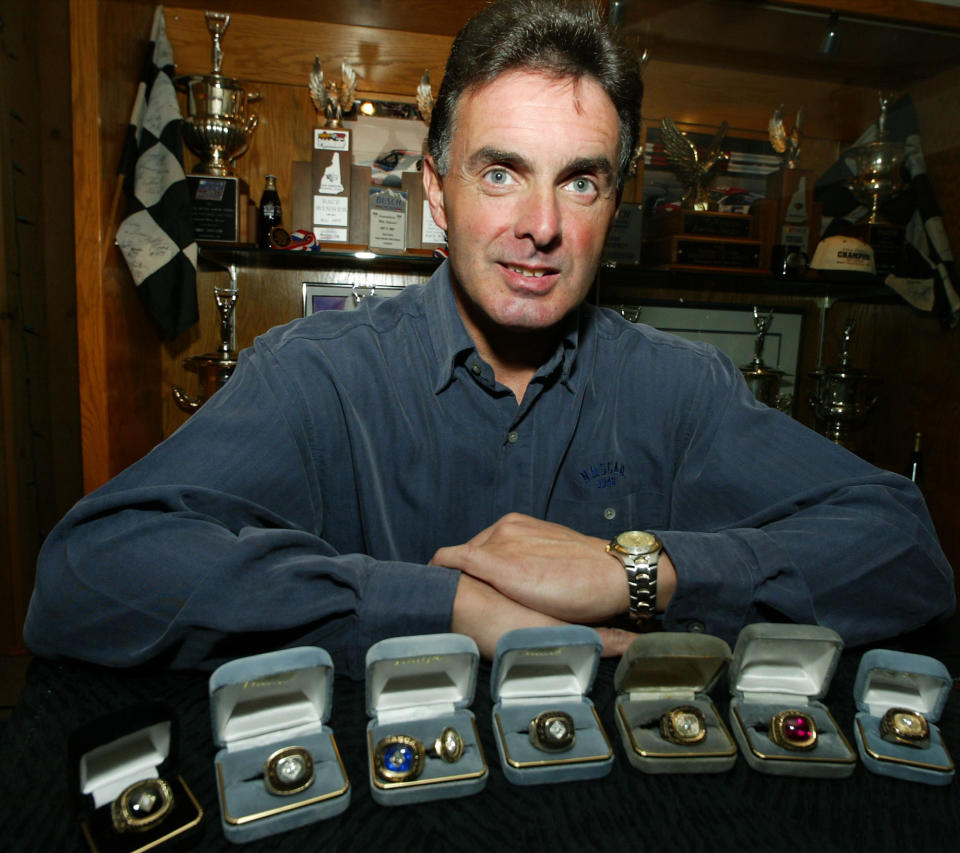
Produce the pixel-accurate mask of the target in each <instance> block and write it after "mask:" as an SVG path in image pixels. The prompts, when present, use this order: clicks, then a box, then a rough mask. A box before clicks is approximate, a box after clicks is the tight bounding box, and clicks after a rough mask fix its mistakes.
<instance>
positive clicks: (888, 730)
mask: <svg viewBox="0 0 960 853" xmlns="http://www.w3.org/2000/svg"><path fill="white" fill-rule="evenodd" d="M880 737H882V738H883V739H884V740H885V741H889V742H890V743H899V744H902V745H903V746H912V747H915V748H917V749H925V748H926V747H927V746H929V745H930V726H928V725H927V718H926V717H924V716H923V714H921V713H919V712H918V711H911V710H910V709H909V708H889V709H888V710H887V712H886V713H885V714H884V715H883V717H881V719H880Z"/></svg>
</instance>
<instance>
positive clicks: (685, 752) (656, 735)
mask: <svg viewBox="0 0 960 853" xmlns="http://www.w3.org/2000/svg"><path fill="white" fill-rule="evenodd" d="M731 657H732V655H731V652H730V646H728V645H727V644H726V643H725V642H724V641H723V640H721V639H720V638H719V637H713V636H711V635H709V634H694V633H688V632H657V633H652V634H643V635H642V636H640V637H637V639H636V640H634V641H633V642H632V643H631V644H630V646H629V648H628V649H627V651H626V652H625V653H624V655H623V657H622V658H621V659H620V663H619V664H618V665H617V671H616V673H614V688H615V689H616V691H617V700H616V706H615V708H616V710H615V715H616V717H615V719H616V723H617V728H618V730H619V731H620V738H621V741H622V742H623V748H624V750H625V752H626V755H627V760H628V761H629V762H630V763H631V764H632V765H633V766H634V767H636V768H637V769H638V770H642V771H643V772H644V773H722V772H723V771H725V770H729V769H730V768H731V767H733V765H734V764H735V763H736V760H737V745H736V743H734V740H733V738H732V737H731V735H730V732H729V731H728V730H727V727H726V725H725V724H724V722H723V718H722V717H721V716H720V714H719V712H718V711H717V708H716V706H715V705H714V704H713V700H712V699H711V698H710V695H709V693H710V690H711V689H712V688H713V687H714V685H715V684H716V683H717V681H718V680H719V679H720V678H721V676H722V675H723V674H724V673H725V672H726V669H727V665H728V664H729V663H730V659H731ZM680 705H690V706H692V707H694V708H697V709H698V710H699V711H700V713H701V714H703V718H704V722H705V723H706V731H707V734H706V737H705V738H704V739H703V740H702V741H700V742H699V743H693V744H677V743H673V742H671V741H669V740H667V739H666V738H664V737H663V735H662V734H661V733H660V718H661V717H662V716H663V715H664V714H666V713H667V712H669V711H670V710H672V709H673V708H676V707H678V706H680Z"/></svg>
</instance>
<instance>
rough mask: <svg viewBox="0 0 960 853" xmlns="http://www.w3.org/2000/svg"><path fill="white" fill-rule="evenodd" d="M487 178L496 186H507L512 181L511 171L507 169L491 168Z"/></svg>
mask: <svg viewBox="0 0 960 853" xmlns="http://www.w3.org/2000/svg"><path fill="white" fill-rule="evenodd" d="M486 179H487V180H488V181H489V182H490V183H491V184H495V185H496V186H500V187H502V186H506V185H507V184H509V183H511V182H512V179H511V177H510V173H509V172H508V171H507V170H506V169H491V170H490V171H489V172H487V174H486Z"/></svg>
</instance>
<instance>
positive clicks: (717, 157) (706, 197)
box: [660, 117, 730, 210]
mask: <svg viewBox="0 0 960 853" xmlns="http://www.w3.org/2000/svg"><path fill="white" fill-rule="evenodd" d="M660 131H661V133H662V135H663V150H664V153H665V154H666V156H667V162H668V163H669V164H670V168H671V169H673V171H674V173H675V174H676V176H677V177H678V178H679V179H680V183H681V184H683V187H684V190H683V199H682V201H681V206H682V207H683V209H684V210H709V209H710V193H709V192H708V190H707V187H708V185H709V184H710V181H711V180H712V179H713V176H714V174H715V173H716V171H717V168H718V167H719V166H720V164H721V163H723V162H724V161H725V160H727V159H729V157H730V155H729V154H727V153H726V152H725V151H723V150H722V149H721V146H722V145H723V141H724V139H725V138H726V135H727V123H726V122H724V123H723V124H721V125H720V128H719V130H717V132H716V134H715V135H714V137H713V139H712V140H710V144H709V145H708V146H707V148H706V149H705V150H704V151H703V153H702V154H701V152H700V151H698V150H697V146H696V145H694V143H693V142H692V141H691V140H690V139H689V138H688V137H687V136H686V135H685V134H684V133H682V132H681V131H680V129H679V128H678V127H677V126H676V124H674V121H673V119H671V118H667V117H664V118H663V120H662V121H661V122H660Z"/></svg>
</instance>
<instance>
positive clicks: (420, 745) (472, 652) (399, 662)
mask: <svg viewBox="0 0 960 853" xmlns="http://www.w3.org/2000/svg"><path fill="white" fill-rule="evenodd" d="M479 663H480V652H479V650H478V649H477V644H476V643H475V642H474V641H473V639H471V638H470V637H467V636H465V635H463V634H422V635H417V636H409V637H390V638H388V639H386V640H381V641H380V642H379V643H375V644H374V645H372V646H371V647H370V648H369V649H368V650H367V657H366V703H367V717H368V721H367V751H368V759H369V760H368V768H369V781H370V791H371V794H372V796H373V798H374V800H375V801H376V802H378V803H380V804H381V805H385V806H395V805H405V804H408V803H421V802H427V801H431V800H442V799H449V798H452V797H465V796H469V795H471V794H475V793H477V792H479V791H481V790H483V788H484V786H485V785H486V784H487V778H488V777H489V770H488V767H487V762H486V758H485V757H484V754H483V746H482V745H481V743H480V736H479V732H478V731H477V723H476V718H475V717H474V714H473V711H472V710H470V705H471V704H472V703H473V697H474V694H475V692H476V687H477V669H478V667H479ZM447 743H450V744H455V745H456V748H453V746H451V748H449V749H448V748H447V747H446V746H445V744H447Z"/></svg>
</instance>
